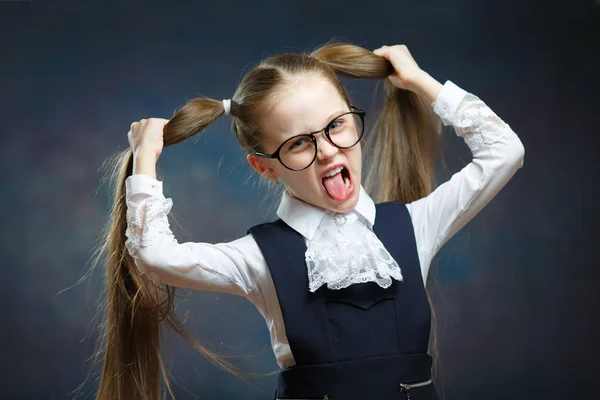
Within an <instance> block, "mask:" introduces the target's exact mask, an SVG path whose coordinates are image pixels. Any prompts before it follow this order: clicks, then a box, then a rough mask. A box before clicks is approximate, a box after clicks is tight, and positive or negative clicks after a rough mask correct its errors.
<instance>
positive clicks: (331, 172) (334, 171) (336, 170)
mask: <svg viewBox="0 0 600 400" xmlns="http://www.w3.org/2000/svg"><path fill="white" fill-rule="evenodd" d="M343 169H344V167H337V168H334V169H332V170H331V171H329V172H328V173H326V174H325V175H323V177H325V178H330V177H332V176H334V175H335V174H338V173H340V172H342V170H343Z"/></svg>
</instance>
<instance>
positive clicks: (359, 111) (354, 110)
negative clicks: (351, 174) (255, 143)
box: [254, 106, 366, 171]
mask: <svg viewBox="0 0 600 400" xmlns="http://www.w3.org/2000/svg"><path fill="white" fill-rule="evenodd" d="M350 108H351V109H352V111H348V112H345V113H343V114H340V115H338V116H337V117H335V118H333V119H332V120H331V121H329V122H328V123H327V125H326V126H325V128H322V129H319V130H318V131H315V132H310V133H302V134H300V135H295V136H292V137H291V138H289V139H286V140H285V141H284V142H283V143H282V144H281V145H280V146H279V147H278V148H277V150H275V151H274V152H273V153H272V154H266V153H261V152H258V151H255V152H254V154H256V155H257V156H259V157H263V158H276V159H278V160H279V162H280V163H281V165H283V166H284V167H286V168H287V169H289V170H292V171H302V170H305V169H306V168H308V167H310V166H311V165H312V164H313V163H314V162H315V160H316V158H317V152H318V149H317V138H316V137H315V136H316V135H317V134H319V133H321V132H324V133H325V137H326V138H327V141H328V142H329V143H331V144H332V145H334V146H335V147H337V148H338V149H349V148H351V147H354V146H356V144H357V143H358V142H360V140H361V139H362V137H363V135H364V133H365V115H366V112H365V110H363V109H362V108H359V107H356V106H350ZM348 114H356V115H358V116H359V117H360V119H361V121H362V131H361V132H360V135H359V136H358V140H357V141H356V143H354V144H353V145H351V146H345V147H343V146H338V145H337V144H335V143H333V140H331V136H329V125H331V123H332V122H335V120H337V119H338V118H340V117H343V116H344V115H348ZM301 136H310V140H311V141H312V143H313V145H314V147H315V154H314V156H313V159H312V161H311V162H310V163H308V165H307V166H306V167H304V168H300V169H294V168H290V167H288V166H287V165H285V164H284V162H283V161H281V157H280V156H279V152H280V151H281V149H282V148H283V146H285V144H286V143H287V142H289V141H290V140H294V139H297V138H299V137H301Z"/></svg>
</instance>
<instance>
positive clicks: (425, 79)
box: [410, 70, 443, 103]
mask: <svg viewBox="0 0 600 400" xmlns="http://www.w3.org/2000/svg"><path fill="white" fill-rule="evenodd" d="M442 86H443V85H442V84H441V83H440V82H438V81H437V80H436V79H435V78H433V77H432V76H431V75H429V74H428V73H427V72H425V71H423V70H421V71H420V73H419V74H418V75H417V76H416V77H415V78H414V79H413V80H412V83H411V85H410V90H411V91H413V92H415V93H417V94H418V95H420V96H421V97H424V98H426V99H427V100H428V101H429V103H433V102H434V101H435V99H437V97H438V95H439V93H440V90H442Z"/></svg>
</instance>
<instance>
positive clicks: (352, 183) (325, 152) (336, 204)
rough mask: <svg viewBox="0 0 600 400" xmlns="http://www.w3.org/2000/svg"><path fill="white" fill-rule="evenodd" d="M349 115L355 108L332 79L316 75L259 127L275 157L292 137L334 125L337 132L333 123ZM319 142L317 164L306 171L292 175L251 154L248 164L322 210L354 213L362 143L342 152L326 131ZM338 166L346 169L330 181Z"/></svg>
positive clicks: (297, 85)
mask: <svg viewBox="0 0 600 400" xmlns="http://www.w3.org/2000/svg"><path fill="white" fill-rule="evenodd" d="M348 111H351V109H350V108H349V106H348V105H347V104H346V103H345V102H344V100H343V99H342V97H341V96H340V95H339V93H338V91H337V90H336V89H335V87H334V86H333V84H331V83H330V82H329V81H328V80H327V79H325V78H323V77H318V76H314V75H302V76H299V77H297V78H295V79H294V81H293V82H292V83H291V84H290V85H289V86H288V87H287V88H286V89H284V90H283V91H282V92H280V93H279V94H278V98H277V100H276V101H273V102H272V105H271V106H270V107H267V108H265V109H264V110H263V111H262V113H261V116H260V118H259V128H260V131H261V133H262V137H261V140H262V144H263V150H264V152H265V153H267V154H272V153H273V152H275V151H276V150H277V148H279V146H280V145H281V144H282V143H283V142H285V141H286V140H287V139H288V138H290V137H292V136H295V135H299V134H307V133H310V132H315V131H318V130H319V129H323V128H324V127H325V126H326V125H328V124H329V126H330V128H331V129H332V130H333V129H335V127H336V126H340V125H339V124H338V123H333V124H330V123H331V122H332V120H333V119H334V118H336V117H337V116H339V115H341V114H343V113H344V112H348ZM316 139H317V156H316V159H315V161H314V162H313V163H312V164H311V165H310V167H308V168H306V169H304V170H302V171H292V170H290V169H287V168H286V167H284V166H283V165H282V164H281V163H280V162H279V160H277V159H276V158H273V159H270V158H263V157H259V156H257V155H255V154H250V155H248V162H249V163H250V165H252V167H253V168H254V169H255V170H256V171H258V173H260V174H261V175H263V176H265V177H267V178H269V179H274V180H275V179H281V180H282V181H283V183H284V184H285V186H286V190H287V191H288V193H289V194H290V195H292V196H293V197H296V198H298V199H300V200H302V201H304V202H306V203H309V204H312V205H315V206H318V207H321V208H325V209H329V210H333V211H337V212H347V211H349V210H351V209H353V208H354V206H355V205H356V203H357V202H358V195H359V193H360V185H361V148H360V143H357V144H356V145H355V146H353V147H351V148H349V149H340V148H338V147H336V146H334V145H333V144H331V143H330V142H329V141H328V140H327V137H326V136H325V133H324V132H323V131H321V132H320V133H318V134H316ZM294 142H295V141H294ZM288 143H290V142H288ZM301 145H302V142H298V143H296V144H294V146H296V148H298V147H299V146H301ZM292 149H293V148H292ZM313 154H314V153H313ZM310 158H312V157H310ZM338 167H343V168H342V170H341V171H340V172H338V173H336V174H335V175H333V176H330V175H331V174H333V172H336V171H337V170H339V168H338ZM332 171H333V172H332ZM326 175H328V176H326Z"/></svg>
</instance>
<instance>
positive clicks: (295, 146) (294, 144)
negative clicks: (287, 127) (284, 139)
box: [289, 138, 308, 150]
mask: <svg viewBox="0 0 600 400" xmlns="http://www.w3.org/2000/svg"><path fill="white" fill-rule="evenodd" d="M307 142H308V140H307V138H300V139H298V140H294V141H293V142H292V143H291V144H290V146H289V149H290V150H295V149H298V148H300V147H302V146H304V145H305V144H306V143H307Z"/></svg>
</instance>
